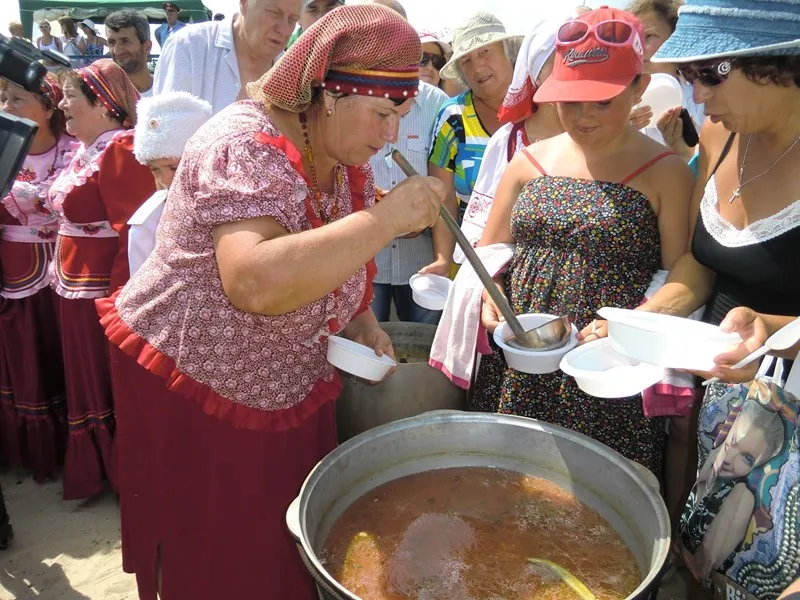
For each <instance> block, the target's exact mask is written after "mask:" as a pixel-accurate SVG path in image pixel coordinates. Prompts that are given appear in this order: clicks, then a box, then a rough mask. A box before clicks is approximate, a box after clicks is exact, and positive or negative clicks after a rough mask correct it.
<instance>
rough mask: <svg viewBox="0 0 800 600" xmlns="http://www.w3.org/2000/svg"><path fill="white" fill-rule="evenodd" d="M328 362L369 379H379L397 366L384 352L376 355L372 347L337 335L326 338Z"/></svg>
mask: <svg viewBox="0 0 800 600" xmlns="http://www.w3.org/2000/svg"><path fill="white" fill-rule="evenodd" d="M328 362H329V363H331V364H332V365H333V366H334V367H336V368H337V369H341V370H342V371H346V372H347V373H350V374H351V375H355V376H356V377H361V378H362V379H368V380H369V381H380V380H381V379H383V378H384V377H386V374H387V373H388V372H389V371H390V370H391V369H392V368H393V367H396V366H397V363H396V362H395V361H394V360H392V359H391V358H390V357H388V356H386V355H385V354H384V355H383V356H378V355H377V354H375V351H374V350H373V349H372V348H368V347H367V346H364V345H362V344H359V343H356V342H353V341H351V340H348V339H346V338H343V337H338V336H331V337H329V338H328Z"/></svg>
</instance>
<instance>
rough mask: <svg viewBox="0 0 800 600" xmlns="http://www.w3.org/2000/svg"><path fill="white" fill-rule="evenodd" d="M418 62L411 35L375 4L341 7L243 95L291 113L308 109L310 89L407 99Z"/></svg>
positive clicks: (393, 15) (415, 89)
mask: <svg viewBox="0 0 800 600" xmlns="http://www.w3.org/2000/svg"><path fill="white" fill-rule="evenodd" d="M421 57H422V46H421V44H420V41H419V36H418V35H417V32H416V31H415V30H414V28H413V27H411V25H409V24H408V22H407V21H406V20H405V19H403V17H401V16H400V15H399V14H398V13H396V12H395V11H393V10H391V9H388V8H386V7H384V6H380V5H377V4H358V5H352V6H342V7H341V8H337V9H336V10H332V11H331V12H329V13H328V14H327V15H325V16H324V17H322V18H321V19H320V20H319V21H317V22H316V23H314V25H312V26H311V27H309V29H308V31H305V32H303V35H301V36H300V37H299V38H298V40H297V41H296V42H295V43H294V44H293V45H292V47H291V48H290V49H289V50H288V51H287V52H286V54H284V55H283V56H282V57H281V58H280V60H279V61H278V62H277V64H276V65H275V66H274V67H273V68H272V69H270V70H269V71H268V72H267V73H266V74H265V75H264V76H263V77H261V79H259V80H258V81H255V82H253V83H250V84H248V86H247V92H248V94H249V95H250V97H251V98H254V99H256V100H260V101H262V102H264V103H266V104H271V105H273V106H277V107H279V108H282V109H284V110H288V111H291V112H303V111H305V110H306V109H307V108H308V107H309V105H310V104H311V100H312V98H313V95H314V88H315V87H324V88H326V89H328V90H330V91H332V92H341V93H345V94H356V95H361V96H376V97H384V98H391V99H403V98H410V97H413V96H416V95H417V94H418V93H419V92H418V88H419V61H420V58H421Z"/></svg>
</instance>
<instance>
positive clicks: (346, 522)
mask: <svg viewBox="0 0 800 600" xmlns="http://www.w3.org/2000/svg"><path fill="white" fill-rule="evenodd" d="M322 558H323V562H324V564H325V566H326V569H327V570H328V571H329V572H330V573H331V574H332V575H333V576H334V577H335V578H336V579H337V581H339V583H341V584H342V585H343V586H344V587H346V588H347V589H348V590H350V591H351V592H353V593H355V594H356V595H358V596H359V597H361V598H362V599H363V600H408V599H414V600H534V599H535V600H551V599H552V600H556V599H557V600H569V599H573V598H574V599H578V598H580V596H579V595H578V594H577V593H576V592H575V591H573V590H572V588H570V587H569V586H568V585H567V584H566V583H565V582H564V581H562V579H561V577H560V576H558V575H556V574H555V573H553V571H552V570H551V569H550V568H548V567H547V566H544V565H542V564H533V563H531V562H529V560H528V559H529V558H538V559H545V560H549V561H552V562H554V563H556V564H558V565H560V566H561V567H563V568H565V569H567V570H568V571H570V572H571V573H572V574H573V575H574V576H575V577H577V578H578V579H579V580H580V581H581V582H583V584H584V585H586V586H587V587H588V588H589V589H590V590H591V592H592V593H593V594H594V595H595V596H596V597H597V598H598V600H619V599H622V598H625V597H627V596H628V595H630V593H631V592H633V590H635V589H636V587H637V586H638V585H639V583H640V582H641V573H640V572H639V569H638V567H637V566H636V561H635V559H634V557H633V554H632V553H631V551H630V550H629V549H628V548H627V546H625V544H624V543H623V542H622V540H621V539H620V537H619V535H617V533H616V532H615V531H614V530H613V529H612V528H611V526H610V525H609V524H608V523H607V522H606V521H605V520H604V519H603V518H602V517H601V516H600V515H599V514H598V513H597V512H596V511H594V510H593V509H591V508H589V507H588V506H586V505H585V504H583V503H582V502H581V501H580V500H578V499H577V498H576V497H575V496H574V495H572V494H571V493H569V492H567V491H566V490H564V489H563V488H561V487H559V486H558V485H556V484H554V483H551V482H549V481H547V480H545V479H541V478H539V477H532V476H529V475H522V474H520V473H515V472H512V471H507V470H503V469H494V468H488V467H486V468H484V467H457V468H450V469H441V470H437V471H428V472H425V473H418V474H415V475H409V476H407V477H402V478H400V479H396V480H395V481H391V482H389V483H386V484H384V485H382V486H380V487H378V488H375V489H374V490H372V491H370V492H369V493H367V494H365V495H364V496H362V497H361V498H359V499H358V500H357V501H356V502H354V503H353V504H352V505H351V506H350V507H348V508H347V510H346V511H345V512H344V514H342V516H341V517H340V518H339V519H338V520H337V521H336V523H334V526H333V528H332V529H331V532H330V535H329V536H328V538H327V540H326V541H325V548H324V551H323V553H322Z"/></svg>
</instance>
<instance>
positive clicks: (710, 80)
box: [678, 59, 733, 87]
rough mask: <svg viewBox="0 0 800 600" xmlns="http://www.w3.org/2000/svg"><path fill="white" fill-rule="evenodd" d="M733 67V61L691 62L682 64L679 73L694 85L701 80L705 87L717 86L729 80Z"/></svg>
mask: <svg viewBox="0 0 800 600" xmlns="http://www.w3.org/2000/svg"><path fill="white" fill-rule="evenodd" d="M732 68H733V61H732V60H730V59H728V60H719V61H716V62H712V63H699V64H698V63H689V64H685V65H680V66H679V67H678V73H680V74H681V76H682V77H683V78H684V79H685V80H686V83H688V84H690V85H694V82H695V81H699V82H700V83H701V84H702V85H704V86H705V87H716V86H718V85H719V84H721V83H724V82H725V81H727V79H728V76H729V75H730V74H731V69H732Z"/></svg>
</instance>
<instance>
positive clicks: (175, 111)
mask: <svg viewBox="0 0 800 600" xmlns="http://www.w3.org/2000/svg"><path fill="white" fill-rule="evenodd" d="M136 113H137V120H136V129H135V132H134V139H133V153H134V155H135V156H136V160H138V161H139V162H140V163H142V164H147V163H148V162H149V161H151V160H159V159H162V158H180V157H181V155H183V148H184V146H186V142H188V141H189V138H190V137H192V136H193V135H194V134H195V132H196V131H197V130H198V129H200V126H201V125H203V123H205V122H206V121H208V120H209V119H210V118H211V105H210V104H209V103H208V102H206V101H205V100H200V99H199V98H197V97H195V96H192V95H191V94H189V93H187V92H166V93H164V94H160V95H158V96H154V97H152V98H142V99H141V100H140V101H139V104H138V105H137V106H136Z"/></svg>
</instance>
